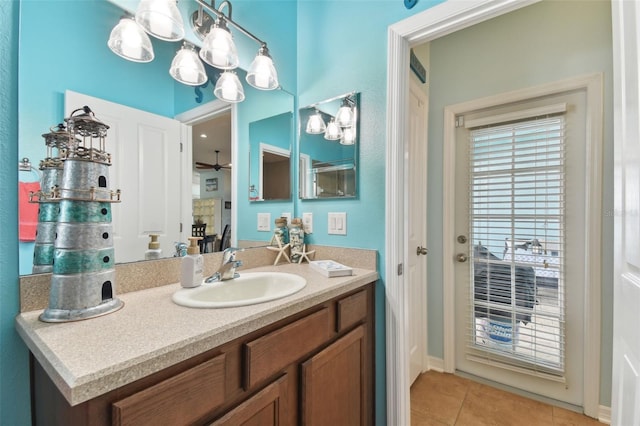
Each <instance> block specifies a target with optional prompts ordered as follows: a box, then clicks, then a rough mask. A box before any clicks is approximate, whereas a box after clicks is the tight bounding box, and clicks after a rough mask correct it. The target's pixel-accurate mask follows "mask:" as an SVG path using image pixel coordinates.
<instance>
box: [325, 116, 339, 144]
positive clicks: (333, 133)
mask: <svg viewBox="0 0 640 426" xmlns="http://www.w3.org/2000/svg"><path fill="white" fill-rule="evenodd" d="M324 138H325V139H326V140H328V141H337V140H338V139H340V138H342V129H341V128H340V126H338V123H336V120H335V119H334V118H331V120H330V121H329V124H327V129H326V130H325V132H324Z"/></svg>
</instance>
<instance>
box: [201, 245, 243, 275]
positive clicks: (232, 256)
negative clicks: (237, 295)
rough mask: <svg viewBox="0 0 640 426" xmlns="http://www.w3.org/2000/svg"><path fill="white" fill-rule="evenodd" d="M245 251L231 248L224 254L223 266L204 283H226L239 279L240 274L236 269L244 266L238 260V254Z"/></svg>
mask: <svg viewBox="0 0 640 426" xmlns="http://www.w3.org/2000/svg"><path fill="white" fill-rule="evenodd" d="M239 251H244V249H241V248H236V247H229V248H226V249H225V250H224V252H223V254H222V264H220V267H219V268H218V270H217V271H216V272H214V274H213V275H211V276H210V277H209V278H207V279H206V280H204V282H207V283H212V282H215V281H226V280H232V279H234V278H238V277H239V276H240V274H238V273H237V272H236V268H238V267H240V266H242V261H241V260H236V253H237V252H239Z"/></svg>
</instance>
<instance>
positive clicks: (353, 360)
mask: <svg viewBox="0 0 640 426" xmlns="http://www.w3.org/2000/svg"><path fill="white" fill-rule="evenodd" d="M364 336H365V332H364V326H363V325H361V326H359V327H358V328H356V329H354V330H353V331H351V332H350V333H348V334H347V335H345V336H344V337H342V338H340V339H338V340H337V341H336V342H335V343H333V344H331V345H330V346H328V347H327V348H325V349H323V350H322V351H321V352H319V353H318V354H317V355H315V356H314V357H313V358H311V359H309V360H308V361H306V362H304V363H303V364H302V383H301V389H300V394H301V398H302V401H301V409H302V412H301V420H302V424H303V425H330V426H335V425H354V426H355V425H364V424H366V423H368V420H367V419H366V417H367V409H366V407H365V404H366V399H367V397H366V395H367V392H365V389H364V384H365V348H366V345H365V342H364Z"/></svg>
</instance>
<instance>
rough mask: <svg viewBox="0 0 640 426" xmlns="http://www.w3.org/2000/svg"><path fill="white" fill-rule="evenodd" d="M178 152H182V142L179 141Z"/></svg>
mask: <svg viewBox="0 0 640 426" xmlns="http://www.w3.org/2000/svg"><path fill="white" fill-rule="evenodd" d="M180 152H182V142H180Z"/></svg>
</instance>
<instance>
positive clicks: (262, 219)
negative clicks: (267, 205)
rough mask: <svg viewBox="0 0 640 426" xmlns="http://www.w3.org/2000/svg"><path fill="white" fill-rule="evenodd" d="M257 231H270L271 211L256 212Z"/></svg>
mask: <svg viewBox="0 0 640 426" xmlns="http://www.w3.org/2000/svg"><path fill="white" fill-rule="evenodd" d="M258 231H265V232H269V231H271V213H258Z"/></svg>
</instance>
